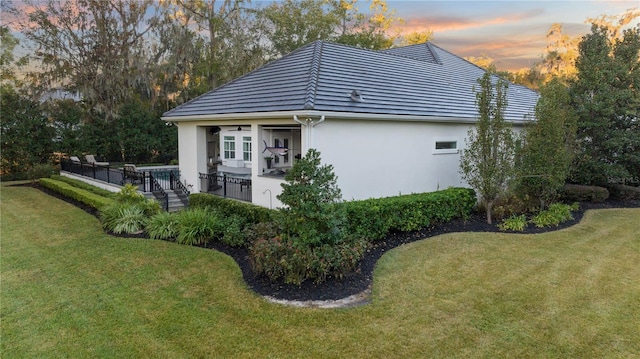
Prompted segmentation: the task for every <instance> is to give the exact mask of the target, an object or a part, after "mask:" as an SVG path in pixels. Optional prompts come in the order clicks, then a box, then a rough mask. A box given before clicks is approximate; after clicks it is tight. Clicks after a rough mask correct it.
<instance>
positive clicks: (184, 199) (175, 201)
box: [145, 190, 189, 212]
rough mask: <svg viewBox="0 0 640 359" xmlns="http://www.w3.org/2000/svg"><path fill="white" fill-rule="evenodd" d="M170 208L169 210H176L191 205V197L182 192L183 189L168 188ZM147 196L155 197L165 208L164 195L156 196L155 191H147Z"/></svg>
mask: <svg viewBox="0 0 640 359" xmlns="http://www.w3.org/2000/svg"><path fill="white" fill-rule="evenodd" d="M166 192H167V197H168V202H169V209H168V212H176V211H179V210H181V209H184V208H186V207H187V206H188V205H189V197H188V196H187V195H185V194H183V193H182V191H179V190H176V191H172V190H166ZM145 196H146V197H147V198H151V199H155V200H156V201H158V202H159V203H160V206H161V207H162V208H164V202H163V199H162V197H158V196H155V195H154V194H153V193H146V194H145Z"/></svg>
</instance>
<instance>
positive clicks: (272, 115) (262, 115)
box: [161, 110, 531, 124]
mask: <svg viewBox="0 0 640 359" xmlns="http://www.w3.org/2000/svg"><path fill="white" fill-rule="evenodd" d="M294 116H297V117H299V118H305V117H307V118H309V117H311V118H318V117H321V116H325V117H327V118H333V119H345V120H369V121H407V122H437V123H463V124H473V123H476V122H477V119H476V118H460V117H444V116H417V115H389V114H377V113H355V112H332V111H316V110H305V111H274V112H247V113H228V114H216V115H192V116H163V117H161V119H162V120H164V121H167V122H188V121H225V120H258V119H260V120H266V119H288V118H293V117H294ZM508 122H511V123H514V124H524V123H527V122H531V120H526V119H524V118H523V119H522V120H515V121H508Z"/></svg>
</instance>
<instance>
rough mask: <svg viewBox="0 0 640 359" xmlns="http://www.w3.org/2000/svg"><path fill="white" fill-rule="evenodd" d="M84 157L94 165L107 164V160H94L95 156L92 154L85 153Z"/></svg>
mask: <svg viewBox="0 0 640 359" xmlns="http://www.w3.org/2000/svg"><path fill="white" fill-rule="evenodd" d="M84 158H86V159H87V162H89V163H91V164H93V165H96V166H108V165H109V162H98V161H96V158H95V156H94V155H86V156H84Z"/></svg>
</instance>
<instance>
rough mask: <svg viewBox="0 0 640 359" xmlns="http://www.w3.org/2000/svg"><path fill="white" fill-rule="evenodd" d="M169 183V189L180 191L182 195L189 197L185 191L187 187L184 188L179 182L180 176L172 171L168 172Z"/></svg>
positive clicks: (187, 191)
mask: <svg viewBox="0 0 640 359" xmlns="http://www.w3.org/2000/svg"><path fill="white" fill-rule="evenodd" d="M169 181H170V182H171V185H170V188H171V189H172V190H174V191H182V193H183V194H184V195H185V196H188V195H189V190H188V189H187V186H185V185H184V183H182V182H181V181H180V175H178V174H177V173H175V172H173V171H169Z"/></svg>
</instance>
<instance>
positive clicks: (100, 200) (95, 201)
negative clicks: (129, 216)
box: [39, 178, 113, 209]
mask: <svg viewBox="0 0 640 359" xmlns="http://www.w3.org/2000/svg"><path fill="white" fill-rule="evenodd" d="M39 182H40V185H42V186H43V187H45V188H48V189H50V190H52V191H55V192H58V193H60V194H61V195H63V196H65V197H68V198H70V199H72V200H75V201H78V202H81V203H84V204H86V205H88V206H91V207H93V208H95V209H100V208H101V207H103V206H106V205H108V204H111V203H113V200H112V199H111V198H107V197H103V196H99V195H97V194H95V193H92V192H89V191H87V190H84V189H81V188H76V187H74V186H72V185H70V184H68V183H65V182H61V181H57V180H54V179H51V178H41V179H40V181H39Z"/></svg>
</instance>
